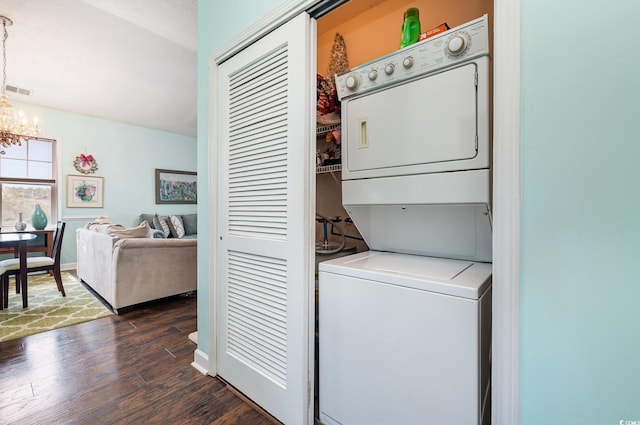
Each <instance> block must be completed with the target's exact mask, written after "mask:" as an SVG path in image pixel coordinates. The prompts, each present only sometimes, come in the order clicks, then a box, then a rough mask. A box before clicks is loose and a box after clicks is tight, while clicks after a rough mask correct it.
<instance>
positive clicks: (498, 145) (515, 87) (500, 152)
mask: <svg viewBox="0 0 640 425" xmlns="http://www.w3.org/2000/svg"><path fill="white" fill-rule="evenodd" d="M321 1H322V0H304V1H299V0H286V1H283V2H282V4H281V5H280V6H279V7H277V8H276V9H274V10H273V11H272V12H271V13H269V14H267V15H266V16H264V17H263V18H262V19H261V20H259V21H258V22H256V23H255V24H254V25H252V26H251V27H249V28H247V29H246V30H245V31H243V32H242V33H240V34H238V35H237V36H236V37H234V38H233V39H232V40H230V41H229V42H227V43H226V44H224V45H222V46H221V47H220V48H218V49H216V50H215V51H213V52H212V53H211V55H210V59H209V81H215V78H216V76H217V66H218V64H220V63H222V62H223V61H224V60H226V59H227V58H229V57H230V56H232V55H233V54H235V53H236V52H238V51H239V50H241V49H242V48H244V47H245V46H247V45H249V44H251V43H253V42H254V41H255V40H257V39H259V38H261V37H262V36H264V35H265V34H267V33H268V32H270V31H272V30H273V29H275V28H277V27H278V26H280V25H282V23H284V22H286V21H287V20H289V19H291V18H292V17H293V16H296V15H297V14H299V13H300V12H303V11H305V10H308V9H309V8H310V7H311V6H313V5H315V4H318V3H320V2H321ZM493 28H494V48H493V51H494V53H493V64H494V79H493V80H494V97H493V105H494V114H493V147H494V161H493V166H494V184H493V190H494V192H493V193H494V202H493V250H494V252H493V354H492V370H493V372H492V423H493V424H494V425H501V424H505V425H507V424H508V425H515V424H518V423H520V320H519V318H520V181H521V177H520V0H494V16H493ZM215 91H216V88H215V84H209V117H208V119H209V135H208V141H209V142H208V158H209V170H214V169H215V167H214V165H215V164H216V163H217V156H218V153H217V145H216V143H215V140H216V138H217V135H216V133H215V132H216V128H217V127H218V126H217V125H216V122H215V118H214V117H215V115H216V114H215V113H213V112H214V111H215V105H214V104H213V99H215V98H216V92H215ZM215 174H216V173H214V172H210V173H209V193H208V198H209V200H210V207H211V209H210V210H209V211H210V214H209V217H208V222H209V223H210V224H211V230H210V232H209V235H208V242H209V250H210V260H211V261H210V262H209V270H208V276H209V282H208V283H209V288H210V290H209V300H208V302H209V318H208V323H209V374H210V375H216V371H217V359H216V355H215V352H216V350H215V347H216V341H217V340H216V338H217V335H216V320H215V312H214V307H215V300H216V299H217V285H216V281H215V276H216V273H215V270H216V262H215V258H217V253H216V249H215V247H216V240H217V239H218V237H219V236H218V229H217V227H216V225H215V222H216V220H215V216H214V212H215V211H216V208H217V204H218V200H217V194H216V190H215V189H216V187H217V182H216V176H215ZM311 323H313V322H312V321H311ZM312 334H313V333H312ZM310 343H312V342H311V341H310Z"/></svg>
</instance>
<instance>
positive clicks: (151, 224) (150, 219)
mask: <svg viewBox="0 0 640 425" xmlns="http://www.w3.org/2000/svg"><path fill="white" fill-rule="evenodd" d="M154 218H155V214H140V217H138V224H140V223H142V222H143V221H145V220H147V223H149V227H151V228H152V229H160V230H162V227H156V226H155V221H154Z"/></svg>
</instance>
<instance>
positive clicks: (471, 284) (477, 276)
mask: <svg viewBox="0 0 640 425" xmlns="http://www.w3.org/2000/svg"><path fill="white" fill-rule="evenodd" d="M319 270H320V273H321V276H320V279H321V280H322V273H323V272H325V273H335V274H341V275H345V276H352V277H357V278H361V279H367V280H372V281H376V282H380V283H387V284H391V285H399V286H404V287H408V288H414V289H420V290H425V291H431V292H437V293H440V294H443V295H452V296H457V297H463V298H469V299H473V300H477V299H478V298H480V296H481V295H482V294H483V293H484V291H485V290H486V289H487V288H488V287H489V285H490V284H491V264H489V263H476V262H473V261H464V260H452V259H449V258H436V257H424V256H420V255H408V254H398V253H393V252H380V251H367V252H362V253H360V254H355V255H349V256H347V257H342V258H338V259H335V260H330V261H325V262H322V263H320V265H319Z"/></svg>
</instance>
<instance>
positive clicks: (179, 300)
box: [0, 296, 277, 425]
mask: <svg viewBox="0 0 640 425" xmlns="http://www.w3.org/2000/svg"><path fill="white" fill-rule="evenodd" d="M195 330H196V298H195V296H180V297H175V298H172V299H169V300H164V301H159V302H155V303H151V304H147V305H144V306H142V307H139V308H136V309H134V310H132V311H129V312H127V313H125V314H122V315H120V316H111V317H106V318H103V319H98V320H94V321H91V322H87V323H82V324H79V325H74V326H69V327H66V328H62V329H57V330H54V331H49V332H44V333H41V334H36V335H32V336H28V337H25V338H20V339H16V340H12V341H7V342H3V343H0V424H20V425H27V424H47V425H49V424H91V425H95V424H101V425H102V424H127V425H133V424H215V425H244V424H247V425H249V424H250V425H263V424H264V425H266V424H273V423H277V422H276V421H274V420H273V419H271V418H270V417H268V416H267V415H265V414H263V413H261V412H260V411H259V410H258V409H256V408H254V407H252V405H251V404H249V403H247V402H245V401H243V399H242V398H240V397H238V396H237V395H236V393H234V391H232V390H231V389H229V388H228V387H227V386H226V385H225V384H224V383H223V382H222V381H220V380H218V379H216V378H213V377H211V376H207V375H202V374H201V373H199V372H198V371H197V370H196V369H194V368H193V367H192V366H191V362H192V361H193V352H194V350H195V348H196V346H195V344H194V343H192V342H191V341H189V339H188V335H189V333H191V332H193V331H195Z"/></svg>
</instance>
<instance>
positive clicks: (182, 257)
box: [76, 214, 198, 314]
mask: <svg viewBox="0 0 640 425" xmlns="http://www.w3.org/2000/svg"><path fill="white" fill-rule="evenodd" d="M145 216H147V215H145V214H143V215H141V216H140V219H141V224H140V225H139V226H138V227H136V228H132V229H125V228H124V227H122V226H119V225H113V224H111V223H108V221H106V220H105V219H103V220H102V221H101V222H100V221H96V222H92V223H88V224H87V225H86V226H85V227H84V228H80V229H77V230H76V239H77V249H78V251H77V271H78V277H79V278H80V279H82V281H83V282H85V283H86V284H87V285H89V286H90V287H91V288H92V289H93V290H94V291H95V292H96V293H97V294H98V295H100V296H101V297H102V298H103V299H104V300H105V301H107V302H108V303H109V304H110V305H111V307H112V309H113V311H114V312H115V313H116V314H118V313H119V312H122V311H123V309H125V308H127V309H128V307H131V306H134V305H136V304H140V303H143V302H146V301H152V300H157V299H160V298H164V297H169V296H172V295H177V294H182V293H186V292H191V291H195V290H196V289H197V264H196V257H197V243H198V242H197V233H196V234H193V233H190V234H189V235H186V234H183V235H182V237H180V238H178V237H170V236H172V235H167V234H164V235H161V233H163V232H162V231H161V230H160V229H155V228H154V227H153V226H152V225H150V224H149V223H148V217H145ZM151 216H153V215H151ZM193 216H195V214H193ZM190 218H191V219H194V220H193V222H194V223H195V222H196V221H197V220H195V218H194V217H190ZM190 230H191V231H193V230H194V229H193V227H192V228H191V229H190ZM196 231H197V230H196Z"/></svg>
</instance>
